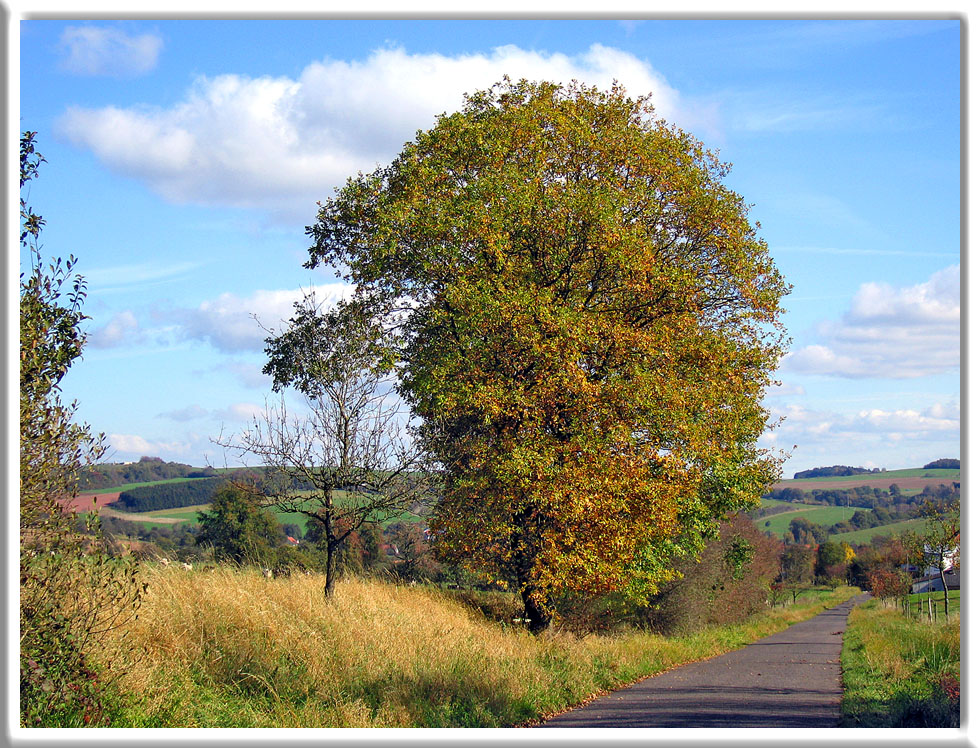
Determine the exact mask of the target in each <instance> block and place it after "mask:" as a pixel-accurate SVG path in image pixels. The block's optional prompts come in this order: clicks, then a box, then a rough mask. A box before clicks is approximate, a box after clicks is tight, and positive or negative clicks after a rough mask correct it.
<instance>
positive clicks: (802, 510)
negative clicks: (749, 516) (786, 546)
mask: <svg viewBox="0 0 980 748" xmlns="http://www.w3.org/2000/svg"><path fill="white" fill-rule="evenodd" d="M778 503H780V504H782V505H783V506H785V507H786V511H785V512H780V513H779V514H770V515H769V516H768V517H760V518H759V519H756V520H753V522H754V524H755V526H756V527H758V528H759V529H760V530H762V531H763V532H766V531H768V532H771V533H774V534H775V535H776V537H782V536H783V533H785V532H786V531H788V530H789V524H790V522H792V521H793V520H794V519H796V518H797V517H805V518H806V519H808V520H810V521H811V522H813V524H815V525H833V524H834V523H836V522H841V521H844V520H849V519H851V517H853V516H854V515H855V514H856V513H857V512H863V511H867V510H865V509H857V508H855V507H844V506H820V505H813V504H791V503H788V502H784V501H783V502H778ZM839 537H840V536H839V535H835V536H834V538H833V539H834V540H837V539H838V538H839Z"/></svg>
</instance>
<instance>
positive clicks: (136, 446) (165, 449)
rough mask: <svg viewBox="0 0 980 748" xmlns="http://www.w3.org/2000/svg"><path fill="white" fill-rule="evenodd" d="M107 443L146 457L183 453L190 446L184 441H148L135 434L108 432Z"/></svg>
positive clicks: (123, 450) (116, 448)
mask: <svg viewBox="0 0 980 748" xmlns="http://www.w3.org/2000/svg"><path fill="white" fill-rule="evenodd" d="M109 444H110V446H111V447H112V448H113V449H115V450H118V451H119V452H128V453H132V454H140V455H143V456H146V457H158V456H163V455H179V454H183V453H185V452H186V451H187V450H188V448H189V446H190V445H189V444H188V443H186V442H168V441H149V440H147V439H145V438H143V437H142V436H139V435H137V434H109Z"/></svg>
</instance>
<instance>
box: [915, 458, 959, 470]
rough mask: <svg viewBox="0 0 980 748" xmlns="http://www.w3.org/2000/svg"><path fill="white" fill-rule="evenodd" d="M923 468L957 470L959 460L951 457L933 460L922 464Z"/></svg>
mask: <svg viewBox="0 0 980 748" xmlns="http://www.w3.org/2000/svg"><path fill="white" fill-rule="evenodd" d="M922 469H923V470H959V469H960V461H959V460H956V459H953V458H951V457H947V458H944V459H942V460H933V461H932V462H930V463H929V464H928V465H923V466H922Z"/></svg>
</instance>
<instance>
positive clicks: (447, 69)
mask: <svg viewBox="0 0 980 748" xmlns="http://www.w3.org/2000/svg"><path fill="white" fill-rule="evenodd" d="M504 75H509V76H510V77H511V78H512V79H517V78H520V77H527V78H530V79H534V80H541V79H547V80H555V81H569V80H571V79H576V80H579V81H583V82H585V83H590V84H596V85H600V86H602V87H608V86H609V85H611V83H612V81H613V80H614V79H616V80H618V81H619V82H620V83H622V84H623V85H625V86H626V87H627V89H628V90H629V91H630V92H631V94H633V95H636V96H639V95H644V94H647V93H652V95H653V103H654V105H655V106H656V108H657V111H658V114H659V115H660V116H662V117H665V118H668V119H671V120H673V121H675V122H677V123H678V124H681V125H682V126H685V127H691V126H692V124H694V120H695V119H696V118H697V116H699V115H696V114H695V113H694V112H693V111H692V110H686V109H685V108H683V107H682V106H681V102H680V97H679V96H678V94H677V92H676V91H675V90H674V89H672V88H671V87H670V86H669V85H668V84H667V83H666V81H665V80H664V79H663V77H662V76H661V75H660V74H659V73H657V72H656V71H655V70H653V69H652V68H651V66H650V65H649V63H647V62H646V61H644V60H641V59H640V58H637V57H635V56H633V55H631V54H629V53H627V52H623V51H621V50H617V49H613V48H610V47H604V46H601V45H598V44H596V45H593V46H592V47H590V48H589V50H588V51H586V52H585V53H583V54H580V55H565V54H559V53H554V54H548V53H543V52H536V51H529V50H524V49H520V48H519V47H516V46H505V47H498V48H496V49H494V50H493V51H492V52H490V53H486V54H469V55H458V56H455V57H450V56H446V55H442V54H410V53H408V52H406V51H405V50H404V49H399V48H394V49H380V50H376V51H374V52H373V53H372V54H371V55H370V56H369V57H368V58H367V59H365V60H363V61H344V60H331V59H325V60H323V61H317V62H313V63H311V64H310V65H308V66H307V67H306V68H305V69H304V70H303V71H302V72H301V74H300V75H299V76H298V77H297V78H296V79H292V78H285V77H280V78H271V77H262V78H249V77H246V76H241V75H220V76H216V77H212V78H206V77H201V78H199V79H198V80H197V81H196V82H195V83H194V85H193V86H192V87H191V89H190V90H189V91H188V92H187V94H186V96H185V98H184V99H183V100H182V101H181V102H179V103H177V104H176V105H174V106H172V107H170V108H169V109H159V108H157V109H152V108H146V107H133V108H128V109H120V108H115V107H106V108H102V109H84V108H71V109H69V110H68V111H67V112H66V113H65V115H64V116H63V117H62V118H61V120H60V123H59V125H60V129H61V132H62V133H64V134H65V135H66V136H67V137H68V138H69V139H70V140H71V141H72V142H73V143H75V144H76V145H78V146H80V147H83V148H88V149H90V150H91V151H92V152H93V153H94V154H95V155H96V156H97V157H98V158H99V159H101V160H102V161H103V162H104V163H105V164H107V165H108V166H109V167H110V168H112V169H114V170H115V171H117V172H119V173H122V174H125V175H128V176H131V177H134V178H136V179H140V180H143V181H145V182H147V183H148V184H149V185H150V187H151V188H152V189H154V190H155V191H156V192H158V193H159V194H161V195H163V196H164V197H165V198H166V199H168V200H171V201H174V202H192V203H198V204H204V205H232V206H240V207H253V208H256V207H257V208H261V209H264V210H270V211H272V212H274V213H278V214H279V215H289V216H290V217H292V216H294V215H298V216H300V217H303V218H309V216H310V215H311V212H312V211H313V210H314V205H315V202H316V201H317V200H320V199H323V198H325V197H327V196H328V195H329V193H330V191H331V189H332V188H333V187H335V186H338V185H340V184H343V182H344V181H346V179H347V178H348V177H350V176H352V175H354V174H356V173H357V172H358V171H359V170H362V171H372V170H373V169H374V168H375V167H376V166H377V165H378V164H383V163H387V162H389V161H390V160H391V159H392V158H393V157H394V156H395V155H397V153H398V151H399V150H400V149H401V147H402V145H403V144H404V143H405V142H406V141H408V140H410V139H412V138H413V137H414V135H415V132H416V130H418V129H427V128H429V127H431V126H432V125H433V124H434V121H435V116H436V115H437V114H440V113H442V112H450V111H455V110H456V109H458V108H459V107H460V105H461V104H462V95H463V94H464V93H465V92H470V91H474V90H477V89H482V88H487V87H488V86H490V85H492V84H493V83H494V82H496V81H498V80H500V79H501V78H502V77H503V76H504Z"/></svg>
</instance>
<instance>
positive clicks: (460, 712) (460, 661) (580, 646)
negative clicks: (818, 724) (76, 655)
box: [104, 567, 849, 727]
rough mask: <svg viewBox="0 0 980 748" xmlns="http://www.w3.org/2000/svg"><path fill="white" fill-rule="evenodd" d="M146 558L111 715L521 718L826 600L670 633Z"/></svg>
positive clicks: (407, 721) (226, 723)
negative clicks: (597, 629)
mask: <svg viewBox="0 0 980 748" xmlns="http://www.w3.org/2000/svg"><path fill="white" fill-rule="evenodd" d="M144 574H145V577H146V581H147V582H148V584H149V587H148V592H147V595H146V598H145V600H144V602H143V606H142V609H141V611H140V617H139V619H138V621H136V622H134V623H133V624H132V625H131V626H130V627H129V628H128V634H129V636H128V639H127V640H125V644H120V646H118V647H112V646H110V647H108V648H107V649H106V651H105V653H104V654H105V657H106V659H107V660H110V661H111V663H112V669H113V670H114V671H116V672H119V673H120V674H121V675H120V685H121V687H122V689H123V690H124V692H125V693H126V694H127V695H128V701H129V703H130V706H129V707H128V708H127V709H125V710H124V711H123V712H121V713H120V714H119V716H118V718H117V724H116V726H135V727H421V726H429V727H436V726H457V727H464V726H481V727H497V726H508V725H515V724H521V723H525V722H528V721H532V720H534V719H536V718H538V717H539V716H540V715H543V714H548V713H554V712H557V711H560V710H562V709H564V708H567V707H568V706H570V705H572V704H575V703H578V702H581V701H583V700H585V699H587V698H588V697H589V696H590V695H593V694H596V693H598V692H601V691H603V690H607V689H611V688H613V687H616V686H619V685H624V684H626V683H629V682H632V681H634V680H636V679H638V678H640V677H642V676H645V675H649V674H652V673H655V672H660V671H662V670H666V669H668V668H670V667H673V666H676V665H678V664H681V663H683V662H690V661H694V660H699V659H703V658H705V657H710V656H713V655H715V654H720V653H721V652H724V651H727V650H730V649H732V648H735V647H738V646H742V645H743V644H746V643H748V642H750V641H753V640H754V639H757V638H759V637H761V636H765V635H766V634H768V633H772V632H773V631H776V630H779V629H781V628H784V627H785V626H788V625H789V624H790V623H793V622H795V621H796V620H802V619H804V618H806V617H808V616H810V615H813V614H815V613H816V612H818V611H819V610H821V609H823V608H824V607H826V606H827V605H829V604H831V603H829V602H826V601H824V602H813V603H811V604H810V605H809V606H801V607H799V608H796V609H786V610H779V611H774V612H770V613H768V614H766V615H764V616H761V617H757V618H755V619H753V620H752V621H750V622H748V623H746V624H742V625H739V626H728V627H724V628H721V629H712V630H710V631H702V632H699V633H697V634H694V635H691V636H686V637H683V638H675V639H667V638H664V637H660V636H653V635H649V634H643V633H639V632H636V633H629V634H620V635H617V636H595V635H588V636H573V635H571V634H567V633H561V632H558V633H555V634H552V635H546V636H539V637H534V636H532V635H530V634H528V633H527V632H526V631H524V630H522V629H520V628H517V627H511V626H506V625H501V624H499V623H494V622H491V621H488V620H487V619H485V618H484V617H483V616H482V615H480V614H479V613H478V612H476V611H474V610H472V609H471V608H467V607H465V606H464V605H462V604H461V603H459V602H456V601H454V600H452V599H451V598H450V597H449V596H448V595H446V594H445V593H443V592H441V591H439V590H438V589H436V588H432V587H424V586H419V587H409V586H398V585H393V584H390V583H385V582H382V581H372V580H366V579H356V578H351V579H344V580H341V581H340V582H339V583H338V586H337V590H336V593H335V596H334V599H333V600H332V601H331V602H330V603H329V604H327V603H326V602H325V601H324V599H323V595H322V589H323V579H322V576H320V577H317V576H312V577H306V576H299V577H296V576H294V577H292V578H285V579H266V578H264V577H262V576H261V575H260V574H259V573H258V572H257V571H255V572H253V571H249V570H237V569H231V568H220V567H219V568H218V569H215V570H211V571H202V572H198V571H194V572H190V573H188V572H184V571H183V570H181V569H173V568H170V569H163V568H159V567H151V568H148V569H147V570H145V572H144ZM848 594H849V593H848V592H840V593H838V594H837V596H836V598H835V600H838V599H845V598H846V597H847V596H848ZM122 641H124V640H120V642H122Z"/></svg>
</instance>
